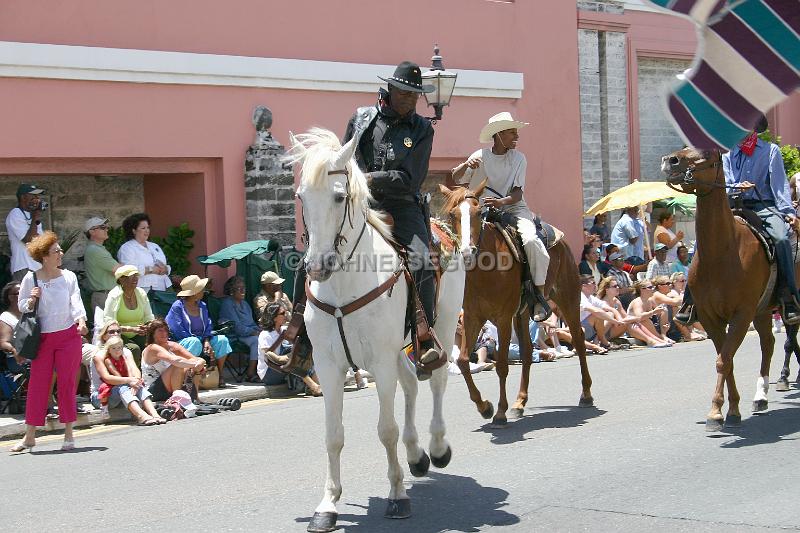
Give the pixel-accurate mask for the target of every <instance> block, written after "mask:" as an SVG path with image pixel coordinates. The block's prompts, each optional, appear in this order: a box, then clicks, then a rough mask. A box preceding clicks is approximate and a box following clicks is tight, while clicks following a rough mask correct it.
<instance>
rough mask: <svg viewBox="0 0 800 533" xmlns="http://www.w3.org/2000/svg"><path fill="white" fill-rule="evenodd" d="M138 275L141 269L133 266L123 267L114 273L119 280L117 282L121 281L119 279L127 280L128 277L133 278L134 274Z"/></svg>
mask: <svg viewBox="0 0 800 533" xmlns="http://www.w3.org/2000/svg"><path fill="white" fill-rule="evenodd" d="M138 273H139V269H138V268H136V267H135V266H133V265H123V266H121V267H119V268H118V269H117V270H116V271H115V272H114V277H115V278H117V281H119V278H123V277H125V278H127V277H128V276H133V275H134V274H138Z"/></svg>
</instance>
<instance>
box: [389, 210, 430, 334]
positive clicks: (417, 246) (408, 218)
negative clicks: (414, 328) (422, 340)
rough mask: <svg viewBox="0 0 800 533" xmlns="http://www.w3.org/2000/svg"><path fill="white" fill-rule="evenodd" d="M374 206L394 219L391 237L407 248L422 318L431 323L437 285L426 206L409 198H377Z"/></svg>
mask: <svg viewBox="0 0 800 533" xmlns="http://www.w3.org/2000/svg"><path fill="white" fill-rule="evenodd" d="M377 208H378V209H381V210H383V211H386V212H387V213H389V214H390V215H391V216H392V218H393V219H394V229H393V234H394V237H395V239H397V242H399V243H400V244H402V245H403V246H405V247H406V249H407V250H408V254H409V265H408V266H409V270H411V273H412V274H413V276H414V284H415V285H416V286H417V292H418V294H419V299H420V302H421V303H422V308H423V309H424V311H425V318H426V319H427V320H428V324H429V325H431V326H433V312H434V311H433V310H434V304H435V300H436V285H435V281H434V272H433V267H432V265H431V260H430V253H429V249H428V243H429V242H430V222H429V218H428V215H427V210H426V209H425V206H424V205H422V204H420V203H417V202H410V201H398V202H394V201H393V202H389V201H386V202H380V203H379V205H378V206H377ZM424 347H425V348H429V347H430V346H424Z"/></svg>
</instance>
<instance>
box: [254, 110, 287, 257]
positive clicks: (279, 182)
mask: <svg viewBox="0 0 800 533" xmlns="http://www.w3.org/2000/svg"><path fill="white" fill-rule="evenodd" d="M253 125H254V126H255V128H256V138H255V141H254V142H253V144H252V145H251V146H250V148H248V149H247V155H246V156H245V177H244V185H245V202H246V206H247V240H256V239H273V240H277V241H278V242H279V243H280V244H281V245H284V246H288V245H293V244H294V243H295V199H294V174H293V173H292V169H291V168H289V167H287V166H284V165H283V163H282V162H281V158H282V157H283V156H284V155H285V153H286V150H285V148H284V147H283V146H282V145H281V144H280V143H279V142H278V141H276V140H275V139H273V137H272V134H271V133H270V132H269V128H271V127H272V113H271V112H270V111H269V109H267V108H266V107H263V106H259V107H257V108H256V109H255V110H254V112H253Z"/></svg>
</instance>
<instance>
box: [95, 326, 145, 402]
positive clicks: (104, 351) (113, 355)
mask: <svg viewBox="0 0 800 533" xmlns="http://www.w3.org/2000/svg"><path fill="white" fill-rule="evenodd" d="M124 347H125V344H124V343H123V341H122V338H121V337H120V336H118V335H115V336H113V337H111V338H110V339H108V340H107V341H106V343H105V344H104V345H103V347H102V348H101V352H100V356H101V357H102V359H103V364H104V365H105V367H106V370H108V373H109V374H111V375H112V376H116V377H120V378H127V377H129V376H128V365H127V363H126V362H125V357H123V353H122V350H123V348H124ZM139 381H140V383H139V387H142V386H143V385H144V383H143V382H141V380H139ZM113 388H114V385H111V384H109V383H106V382H105V381H104V382H103V383H101V384H100V388H99V389H98V391H97V397H98V398H99V399H100V412H101V413H102V416H103V417H104V418H108V417H109V413H108V398H109V397H110V396H111V391H112V389H113ZM131 388H132V389H134V394H135V393H136V389H137V388H138V387H131Z"/></svg>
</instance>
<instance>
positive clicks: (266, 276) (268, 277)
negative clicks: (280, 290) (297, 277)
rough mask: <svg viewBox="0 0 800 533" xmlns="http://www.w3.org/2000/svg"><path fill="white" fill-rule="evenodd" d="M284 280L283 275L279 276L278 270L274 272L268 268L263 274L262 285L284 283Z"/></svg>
mask: <svg viewBox="0 0 800 533" xmlns="http://www.w3.org/2000/svg"><path fill="white" fill-rule="evenodd" d="M284 281H286V280H284V279H283V278H282V277H280V276H278V274H277V273H276V272H273V271H271V270H267V271H266V272H264V273H263V274H261V284H262V285H267V284H273V283H275V284H277V283H283V282H284Z"/></svg>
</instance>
